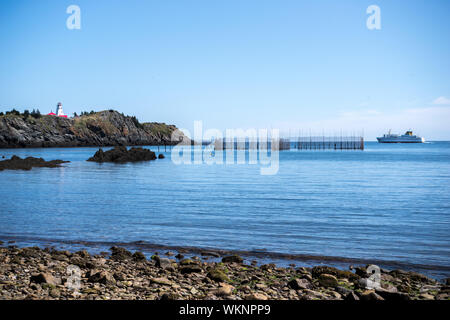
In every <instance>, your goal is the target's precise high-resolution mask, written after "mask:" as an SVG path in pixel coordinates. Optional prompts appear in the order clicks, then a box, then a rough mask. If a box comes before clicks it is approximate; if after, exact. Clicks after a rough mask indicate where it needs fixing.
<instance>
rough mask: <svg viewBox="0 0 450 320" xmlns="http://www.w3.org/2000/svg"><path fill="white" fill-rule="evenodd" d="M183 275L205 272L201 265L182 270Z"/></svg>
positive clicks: (185, 267)
mask: <svg viewBox="0 0 450 320" xmlns="http://www.w3.org/2000/svg"><path fill="white" fill-rule="evenodd" d="M180 272H181V273H182V274H186V273H199V272H203V269H202V268H201V267H200V266H199V265H188V266H183V267H181V268H180Z"/></svg>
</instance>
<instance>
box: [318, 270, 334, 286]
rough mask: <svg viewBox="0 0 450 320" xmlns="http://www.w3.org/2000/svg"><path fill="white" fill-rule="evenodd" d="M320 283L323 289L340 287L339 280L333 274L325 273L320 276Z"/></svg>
mask: <svg viewBox="0 0 450 320" xmlns="http://www.w3.org/2000/svg"><path fill="white" fill-rule="evenodd" d="M319 283H320V285H321V286H323V287H326V288H328V287H332V288H335V287H337V286H338V280H337V278H336V277H335V276H333V275H331V274H326V273H323V274H321V275H320V276H319Z"/></svg>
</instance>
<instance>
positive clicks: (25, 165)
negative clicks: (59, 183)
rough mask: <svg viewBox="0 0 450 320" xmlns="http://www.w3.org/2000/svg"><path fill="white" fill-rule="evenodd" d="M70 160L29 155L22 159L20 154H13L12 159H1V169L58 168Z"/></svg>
mask: <svg viewBox="0 0 450 320" xmlns="http://www.w3.org/2000/svg"><path fill="white" fill-rule="evenodd" d="M67 162H70V161H64V160H51V161H45V160H44V159H42V158H34V157H27V158H25V159H22V158H20V157H18V156H12V157H11V159H7V160H3V161H0V171H2V170H31V169H32V168H34V167H46V168H57V167H60V166H61V164H62V163H67Z"/></svg>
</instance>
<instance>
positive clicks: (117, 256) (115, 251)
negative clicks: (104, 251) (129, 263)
mask: <svg viewBox="0 0 450 320" xmlns="http://www.w3.org/2000/svg"><path fill="white" fill-rule="evenodd" d="M110 250H111V258H112V259H114V260H118V261H120V260H127V259H131V258H133V254H132V253H131V252H130V251H128V250H127V249H125V248H120V247H111V249H110Z"/></svg>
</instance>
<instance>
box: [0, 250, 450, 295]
mask: <svg viewBox="0 0 450 320" xmlns="http://www.w3.org/2000/svg"><path fill="white" fill-rule="evenodd" d="M0 244H1V243H0ZM209 255H212V256H218V254H216V253H214V252H210V253H205V257H202V258H203V259H202V258H199V257H196V256H193V257H189V258H185V257H184V256H183V255H182V254H180V253H179V254H177V255H176V256H174V257H172V256H173V254H172V253H170V252H167V253H166V254H165V256H162V255H153V256H152V257H151V258H149V259H147V258H146V256H145V255H144V254H143V253H142V252H139V251H136V252H134V253H132V252H130V251H128V250H126V249H124V248H120V247H112V248H111V253H110V254H109V253H106V252H105V253H103V254H99V255H91V254H89V253H88V252H87V251H86V250H82V251H78V252H74V253H73V252H69V251H58V250H54V249H48V248H46V249H43V250H42V249H40V248H38V247H29V248H21V249H20V248H17V247H14V246H9V247H1V248H0V299H86V300H110V299H152V300H154V299H210V300H216V299H231V300H243V299H247V300H268V299H276V300H279V299H282V300H285V299H288V300H350V301H355V300H362V301H367V300H388V301H400V300H449V297H450V286H449V285H450V283H449V279H447V280H446V281H444V282H445V283H441V282H438V281H436V280H434V279H430V278H428V277H426V276H424V275H422V274H419V273H415V272H408V271H403V270H392V271H388V270H383V269H381V283H380V284H381V285H380V286H379V287H377V288H376V289H370V288H368V278H369V273H368V272H367V270H366V267H357V268H354V269H353V271H348V270H339V269H336V268H333V267H327V266H317V267H314V268H305V267H297V268H296V267H288V268H281V267H277V266H276V265H274V264H265V265H261V266H257V265H256V264H254V263H252V264H244V262H243V259H242V258H241V257H240V256H237V255H228V256H224V257H219V258H220V259H221V262H212V261H207V259H206V260H205V258H207V257H208V256H209ZM202 256H203V254H202Z"/></svg>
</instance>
